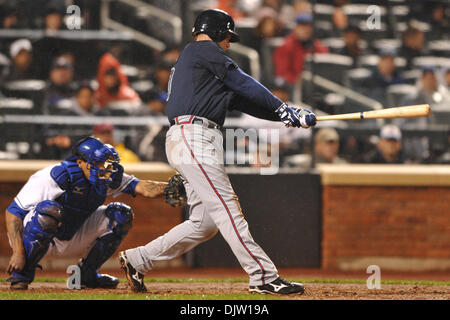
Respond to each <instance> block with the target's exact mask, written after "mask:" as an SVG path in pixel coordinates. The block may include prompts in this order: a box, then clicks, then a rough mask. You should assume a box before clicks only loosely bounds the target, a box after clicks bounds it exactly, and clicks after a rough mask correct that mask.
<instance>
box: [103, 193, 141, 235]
mask: <svg viewBox="0 0 450 320" xmlns="http://www.w3.org/2000/svg"><path fill="white" fill-rule="evenodd" d="M105 215H106V216H107V217H108V218H109V224H108V229H110V230H112V231H113V232H114V234H116V235H118V236H120V237H124V236H126V235H127V234H128V231H129V230H130V228H131V225H132V223H133V219H134V214H133V209H131V207H130V206H128V205H126V204H124V203H122V202H112V203H110V204H108V206H107V207H106V209H105Z"/></svg>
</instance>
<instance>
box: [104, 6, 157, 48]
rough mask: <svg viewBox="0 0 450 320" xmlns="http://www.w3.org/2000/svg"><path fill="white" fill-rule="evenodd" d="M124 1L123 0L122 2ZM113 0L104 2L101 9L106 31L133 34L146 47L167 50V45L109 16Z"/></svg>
mask: <svg viewBox="0 0 450 320" xmlns="http://www.w3.org/2000/svg"><path fill="white" fill-rule="evenodd" d="M120 1H122V0H120ZM110 2H111V0H102V6H101V9H100V17H101V25H102V28H104V29H113V30H116V31H122V32H129V33H131V34H132V36H133V38H134V39H135V40H136V41H138V42H139V43H141V44H143V45H146V46H148V47H150V48H153V49H155V50H158V51H163V50H164V49H165V48H166V45H165V43H164V42H162V41H160V40H158V39H156V38H153V37H150V36H149V35H147V34H144V33H142V32H140V31H137V30H135V29H133V28H131V27H128V26H126V25H124V24H122V23H120V22H117V21H115V20H113V19H111V18H110V15H109V3H110ZM143 4H144V5H147V4H146V3H143Z"/></svg>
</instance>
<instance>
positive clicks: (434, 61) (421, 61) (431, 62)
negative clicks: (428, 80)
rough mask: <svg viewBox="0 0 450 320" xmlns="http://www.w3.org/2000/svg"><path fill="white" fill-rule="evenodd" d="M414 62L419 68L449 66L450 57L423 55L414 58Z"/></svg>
mask: <svg viewBox="0 0 450 320" xmlns="http://www.w3.org/2000/svg"><path fill="white" fill-rule="evenodd" d="M412 64H413V65H414V66H415V67H418V68H424V67H434V68H449V67H450V58H444V57H435V56H423V57H417V58H414V59H413V61H412Z"/></svg>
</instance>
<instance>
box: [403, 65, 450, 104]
mask: <svg viewBox="0 0 450 320" xmlns="http://www.w3.org/2000/svg"><path fill="white" fill-rule="evenodd" d="M438 87H439V83H438V79H437V76H436V70H435V69H434V68H433V67H424V68H423V69H422V76H421V77H420V80H419V86H418V91H417V94H416V95H415V96H412V97H406V98H405V99H404V100H403V102H402V105H405V106H406V105H415V104H435V103H441V102H442V95H441V94H439V92H438Z"/></svg>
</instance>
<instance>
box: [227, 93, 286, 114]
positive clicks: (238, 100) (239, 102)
mask: <svg viewBox="0 0 450 320" xmlns="http://www.w3.org/2000/svg"><path fill="white" fill-rule="evenodd" d="M229 110H238V111H241V112H244V113H246V114H248V115H251V116H253V117H256V118H259V119H264V120H270V121H281V120H280V117H279V116H278V115H277V114H276V113H275V112H273V111H271V110H267V109H266V108H263V107H261V106H259V105H257V104H255V103H253V102H252V101H251V100H249V99H247V98H245V97H243V96H241V95H238V94H235V95H233V98H232V99H231V101H230V107H229Z"/></svg>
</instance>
